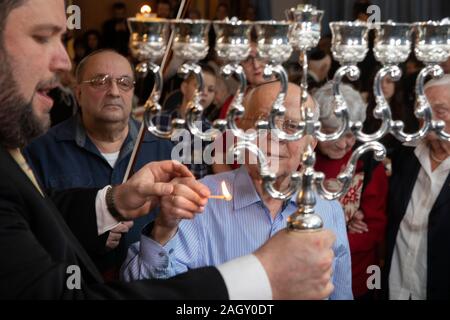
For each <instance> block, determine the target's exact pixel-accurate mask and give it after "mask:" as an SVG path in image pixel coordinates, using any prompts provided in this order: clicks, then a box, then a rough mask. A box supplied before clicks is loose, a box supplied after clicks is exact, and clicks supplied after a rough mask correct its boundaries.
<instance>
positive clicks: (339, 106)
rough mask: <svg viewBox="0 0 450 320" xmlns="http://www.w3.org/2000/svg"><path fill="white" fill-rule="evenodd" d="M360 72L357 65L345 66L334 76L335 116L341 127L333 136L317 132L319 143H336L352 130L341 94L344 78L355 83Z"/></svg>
mask: <svg viewBox="0 0 450 320" xmlns="http://www.w3.org/2000/svg"><path fill="white" fill-rule="evenodd" d="M359 75H360V71H359V69H358V67H357V66H355V65H343V66H342V67H340V68H339V69H338V70H337V71H336V73H335V74H334V79H333V95H334V99H335V106H336V108H335V110H334V114H335V115H336V117H337V118H339V119H340V120H341V124H340V127H339V128H338V129H337V130H336V131H335V132H333V133H331V134H325V133H323V132H322V131H317V132H316V133H315V136H316V138H317V139H318V140H319V141H322V142H323V141H336V140H338V139H340V138H341V137H342V136H343V135H344V134H345V133H346V132H347V131H348V130H349V129H350V128H351V122H350V115H349V113H348V109H347V103H346V102H345V100H344V97H343V96H342V94H341V88H340V86H341V83H342V78H343V77H344V76H347V77H348V78H349V79H350V80H351V81H355V80H357V79H358V78H359Z"/></svg>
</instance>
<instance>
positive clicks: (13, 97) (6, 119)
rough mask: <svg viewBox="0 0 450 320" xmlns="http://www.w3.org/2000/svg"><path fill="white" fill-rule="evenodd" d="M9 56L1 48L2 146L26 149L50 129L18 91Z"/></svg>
mask: <svg viewBox="0 0 450 320" xmlns="http://www.w3.org/2000/svg"><path fill="white" fill-rule="evenodd" d="M8 58H9V57H8V56H7V54H6V53H5V52H4V51H3V50H2V49H1V48H0V61H3V62H2V63H0V145H1V146H3V147H4V148H6V149H16V148H23V147H25V146H26V145H27V144H28V143H29V142H30V141H31V140H32V139H33V138H35V137H37V136H39V135H41V134H43V133H44V132H45V131H47V129H48V123H42V121H40V120H39V118H38V117H37V116H36V115H35V114H34V112H33V107H32V103H31V101H29V102H27V101H26V100H25V98H23V97H22V96H21V95H20V93H19V90H18V86H17V83H16V81H15V80H14V77H13V74H12V70H11V64H10V62H9V61H10V60H9V59H8Z"/></svg>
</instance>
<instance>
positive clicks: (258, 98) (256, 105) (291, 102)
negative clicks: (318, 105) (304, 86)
mask: <svg viewBox="0 0 450 320" xmlns="http://www.w3.org/2000/svg"><path fill="white" fill-rule="evenodd" d="M278 90H279V87H277V88H274V87H271V88H268V90H265V89H264V86H262V87H260V88H259V89H257V92H255V93H254V95H253V96H252V97H251V99H250V103H249V108H248V114H250V115H251V116H254V117H258V116H260V115H264V114H269V113H270V112H271V111H272V105H273V103H274V101H275V98H276V94H277V93H278ZM284 106H285V107H286V113H285V115H286V118H290V119H297V120H300V119H301V113H300V90H297V89H293V88H292V87H290V88H289V90H288V93H287V96H286V99H285V101H284ZM306 106H307V107H309V108H314V107H315V104H314V101H313V99H312V98H311V96H308V100H307V101H306Z"/></svg>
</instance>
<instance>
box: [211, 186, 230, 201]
mask: <svg viewBox="0 0 450 320" xmlns="http://www.w3.org/2000/svg"><path fill="white" fill-rule="evenodd" d="M222 193H223V195H219V196H209V199H220V200H225V201H231V200H232V199H233V196H232V195H231V194H230V192H229V191H228V188H227V185H226V184H225V181H222Z"/></svg>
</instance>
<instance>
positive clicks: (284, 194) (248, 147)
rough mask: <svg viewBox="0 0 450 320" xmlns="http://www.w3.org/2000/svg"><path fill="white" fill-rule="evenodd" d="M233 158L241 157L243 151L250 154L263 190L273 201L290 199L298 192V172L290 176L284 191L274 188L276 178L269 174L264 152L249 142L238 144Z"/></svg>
mask: <svg viewBox="0 0 450 320" xmlns="http://www.w3.org/2000/svg"><path fill="white" fill-rule="evenodd" d="M233 151H234V154H235V156H237V157H241V156H243V153H244V152H245V151H248V152H250V153H252V154H253V155H254V156H255V157H256V159H257V161H258V169H259V174H260V176H261V178H262V181H263V187H264V190H265V191H266V192H267V193H268V194H269V195H270V196H271V197H272V198H274V199H278V200H286V199H290V198H291V197H292V196H293V195H294V194H295V193H296V192H297V190H298V188H299V185H300V182H301V177H300V175H299V173H298V172H294V173H293V174H292V175H291V181H290V183H289V186H288V187H287V189H286V190H283V191H279V190H277V189H276V187H275V182H276V180H277V176H276V174H275V173H273V172H270V166H269V162H268V160H267V157H266V156H265V154H264V152H263V151H262V150H261V149H259V148H258V146H257V145H256V144H254V143H252V142H249V141H242V142H238V143H237V144H236V146H235V147H234V149H233Z"/></svg>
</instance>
